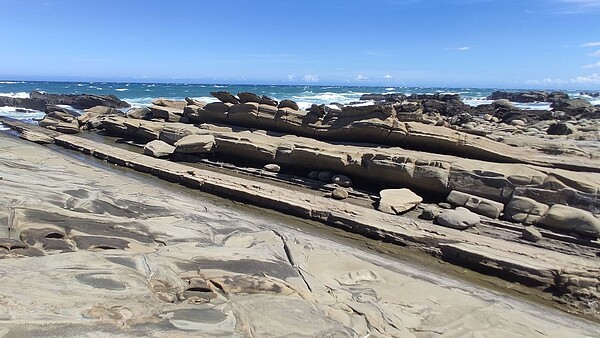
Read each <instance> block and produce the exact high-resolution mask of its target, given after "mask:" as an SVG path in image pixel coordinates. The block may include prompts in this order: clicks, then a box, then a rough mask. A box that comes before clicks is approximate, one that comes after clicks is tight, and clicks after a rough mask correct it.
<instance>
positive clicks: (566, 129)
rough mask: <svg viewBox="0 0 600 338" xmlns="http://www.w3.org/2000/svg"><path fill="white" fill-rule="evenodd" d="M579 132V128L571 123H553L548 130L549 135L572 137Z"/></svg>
mask: <svg viewBox="0 0 600 338" xmlns="http://www.w3.org/2000/svg"><path fill="white" fill-rule="evenodd" d="M575 132H577V128H576V127H575V126H574V125H572V124H570V123H553V124H551V125H550V126H549V127H548V129H547V130H546V134H548V135H571V134H573V133H575Z"/></svg>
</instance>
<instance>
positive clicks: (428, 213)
mask: <svg viewBox="0 0 600 338" xmlns="http://www.w3.org/2000/svg"><path fill="white" fill-rule="evenodd" d="M439 215H440V209H438V208H437V207H435V206H433V205H427V206H425V207H424V208H423V210H422V211H421V218H422V219H425V220H429V221H432V220H434V219H436V218H438V216H439Z"/></svg>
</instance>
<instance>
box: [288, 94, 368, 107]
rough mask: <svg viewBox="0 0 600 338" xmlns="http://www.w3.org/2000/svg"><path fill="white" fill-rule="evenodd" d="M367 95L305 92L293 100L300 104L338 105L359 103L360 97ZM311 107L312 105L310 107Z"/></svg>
mask: <svg viewBox="0 0 600 338" xmlns="http://www.w3.org/2000/svg"><path fill="white" fill-rule="evenodd" d="M363 94H365V93H355V92H352V93H333V92H324V93H316V94H315V93H313V92H305V93H302V95H296V96H293V97H292V99H293V100H294V101H297V102H298V104H300V102H305V103H310V104H313V103H315V104H323V103H325V104H328V103H332V102H338V103H344V104H346V103H350V102H353V101H358V100H359V99H360V96H361V95H363ZM309 107H310V105H309Z"/></svg>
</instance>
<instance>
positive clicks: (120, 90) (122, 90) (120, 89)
mask: <svg viewBox="0 0 600 338" xmlns="http://www.w3.org/2000/svg"><path fill="white" fill-rule="evenodd" d="M115 90H116V91H118V92H124V91H126V90H129V89H127V88H117V89H115Z"/></svg>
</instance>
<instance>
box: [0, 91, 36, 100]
mask: <svg viewBox="0 0 600 338" xmlns="http://www.w3.org/2000/svg"><path fill="white" fill-rule="evenodd" d="M0 96H8V97H15V98H20V99H28V98H29V93H26V92H18V93H12V92H11V93H0Z"/></svg>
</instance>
